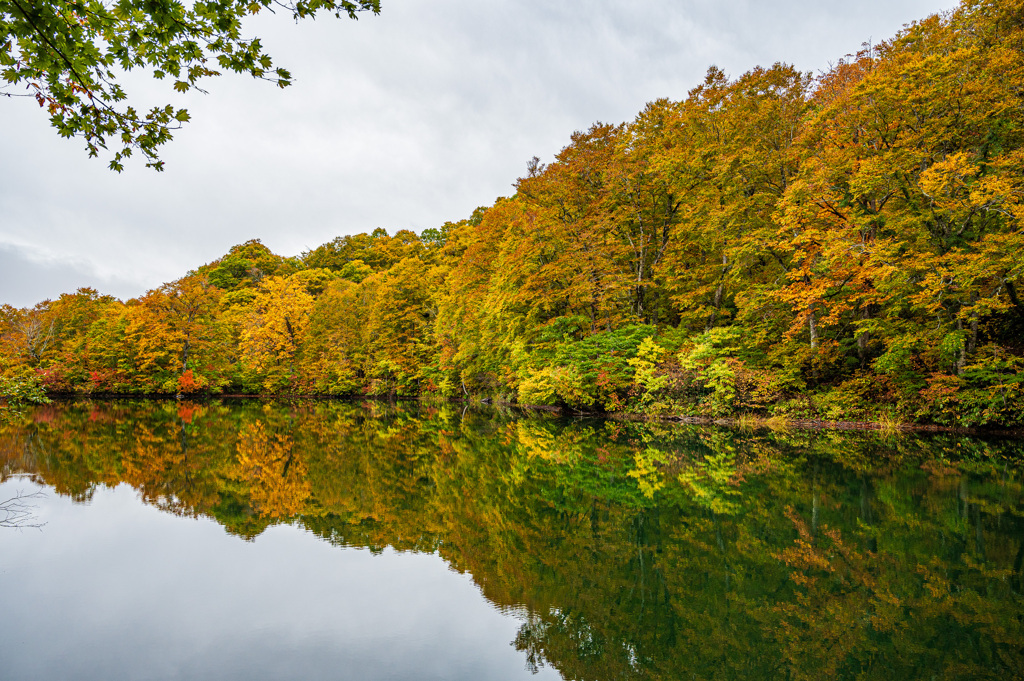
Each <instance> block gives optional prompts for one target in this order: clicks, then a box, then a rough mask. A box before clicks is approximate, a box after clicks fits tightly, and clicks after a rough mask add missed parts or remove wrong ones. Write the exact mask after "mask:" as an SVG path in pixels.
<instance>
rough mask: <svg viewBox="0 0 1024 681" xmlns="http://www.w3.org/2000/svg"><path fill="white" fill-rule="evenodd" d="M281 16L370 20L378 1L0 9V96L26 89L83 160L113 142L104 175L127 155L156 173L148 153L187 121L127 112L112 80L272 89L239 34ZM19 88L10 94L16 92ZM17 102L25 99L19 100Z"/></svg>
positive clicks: (284, 79) (159, 165)
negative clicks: (82, 146) (148, 78)
mask: <svg viewBox="0 0 1024 681" xmlns="http://www.w3.org/2000/svg"><path fill="white" fill-rule="evenodd" d="M278 8H281V9H284V10H285V11H286V12H288V13H289V14H291V15H292V17H293V18H294V19H295V20H298V19H302V18H306V17H313V16H315V15H316V14H318V13H324V12H326V13H329V14H333V15H334V16H336V17H340V16H341V15H343V14H344V15H347V16H349V17H351V18H353V19H354V18H356V13H357V12H362V11H372V12H374V13H377V12H379V11H380V2H379V0H351V1H350V0H296V1H294V2H288V3H277V2H271V0H255V1H253V2H244V3H243V2H218V1H215V0H212V1H211V0H200V1H198V2H192V3H186V2H179V1H178V0H167V1H164V2H151V1H149V0H119V2H116V3H110V2H106V1H105V0H80V1H74V0H72V1H68V0H46V1H44V2H37V1H29V0H2V1H0V41H2V42H0V85H2V86H5V87H3V89H0V93H3V94H8V95H10V94H11V93H10V92H5V90H7V89H13V88H14V87H16V86H22V87H24V88H25V89H27V90H28V95H27V96H30V97H33V98H34V99H35V100H36V102H38V104H39V106H40V107H42V108H43V110H44V111H45V112H46V113H47V114H48V115H49V117H50V123H51V125H53V127H54V128H56V130H57V132H58V133H59V134H60V135H61V136H62V137H75V136H78V137H82V138H83V139H84V140H85V143H86V149H87V150H88V152H89V155H90V156H96V155H98V154H99V153H100V151H101V150H106V149H107V145H108V143H113V145H114V148H115V149H116V151H114V153H113V158H112V159H111V161H110V168H111V169H113V170H117V171H119V172H120V171H121V170H123V168H124V163H123V161H124V160H125V159H126V158H128V157H130V156H131V155H132V153H133V152H134V151H138V152H140V153H141V154H142V155H143V156H144V157H145V159H146V165H147V166H149V167H152V168H155V169H157V170H162V169H163V161H161V160H160V159H159V156H158V150H159V147H160V146H162V145H163V144H166V143H167V142H168V141H170V140H171V138H172V136H173V133H174V131H175V130H177V129H179V128H180V127H181V125H182V124H184V123H185V122H187V121H188V120H189V118H190V116H189V113H188V112H187V111H186V110H185V109H179V108H175V107H173V106H171V105H170V104H168V105H166V106H155V107H152V108H151V109H149V110H148V111H142V110H139V109H137V108H136V106H137V105H134V104H131V103H129V100H128V93H127V92H126V91H125V90H124V89H123V87H122V84H121V80H120V79H119V73H121V72H126V71H132V70H135V69H142V70H146V71H149V72H151V73H152V75H153V77H154V78H156V79H157V80H165V79H167V80H170V81H171V89H173V90H174V91H175V92H188V91H189V90H199V91H202V88H201V87H200V83H201V82H202V81H203V80H204V79H206V78H209V77H211V76H216V75H219V74H220V73H221V72H223V71H233V72H235V73H247V74H249V75H251V76H252V77H253V78H258V79H260V80H266V81H269V82H271V83H274V84H275V85H277V86H279V87H286V86H288V85H290V84H291V74H290V73H289V72H288V71H287V70H286V69H283V68H280V67H275V66H274V65H273V63H272V60H271V58H270V56H269V55H268V54H267V53H266V52H265V51H264V49H263V45H262V43H261V42H260V40H259V38H246V37H245V36H244V35H243V34H242V20H243V19H244V18H245V17H246V16H247V15H250V14H258V13H259V12H262V11H274V10H275V9H278ZM19 89H20V88H19ZM19 96H26V95H20V94H19Z"/></svg>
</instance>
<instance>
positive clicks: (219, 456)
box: [0, 401, 1024, 681]
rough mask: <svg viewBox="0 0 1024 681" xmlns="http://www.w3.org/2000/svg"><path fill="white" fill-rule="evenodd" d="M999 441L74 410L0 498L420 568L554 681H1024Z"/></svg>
mask: <svg viewBox="0 0 1024 681" xmlns="http://www.w3.org/2000/svg"><path fill="white" fill-rule="evenodd" d="M1020 454H1021V446H1020V445H1018V444H1016V443H1015V442H1012V441H997V440H978V439H972V438H967V437H963V436H951V435H943V436H928V437H925V436H909V435H893V434H887V435H886V434H871V433H858V434H847V433H835V432H809V431H801V432H771V431H751V430H726V429H716V428H703V427H685V426H669V425H656V424H637V423H621V422H614V421H602V420H596V419H595V420H585V421H568V420H561V419H556V418H552V417H549V416H543V417H538V416H532V415H528V414H525V415H524V414H513V413H510V412H503V411H500V410H468V411H465V412H463V410H462V409H461V407H460V408H457V409H454V408H448V407H437V408H433V407H423V406H418V405H412V406H394V405H385V404H380V403H368V404H364V405H358V404H352V403H340V402H273V403H261V402H257V401H245V402H209V403H203V404H192V403H187V402H186V403H171V402H147V401H139V402H76V403H66V404H54V405H48V406H44V407H39V408H37V409H35V410H34V411H29V412H27V413H26V415H25V419H24V420H23V421H21V422H19V423H16V424H13V425H10V426H8V427H7V428H6V430H4V431H2V434H0V466H2V469H0V470H2V472H3V476H4V478H6V477H8V476H10V475H14V474H27V475H30V476H33V478H34V479H36V480H38V481H40V482H43V483H45V484H47V485H49V486H52V487H53V488H54V489H55V490H56V491H57V492H58V493H60V494H64V495H70V496H71V497H73V498H75V499H80V500H84V499H88V498H89V496H90V494H91V491H92V490H93V489H95V488H96V487H97V486H98V485H116V484H118V483H121V482H125V483H128V484H130V485H131V486H132V487H134V488H135V489H136V490H138V493H139V494H140V495H141V497H142V498H143V499H144V500H145V501H146V502H147V503H150V504H154V505H156V506H159V507H160V508H162V509H163V510H165V511H167V512H170V513H175V514H181V515H188V516H200V515H201V516H207V517H211V518H214V519H216V520H217V521H218V522H219V523H220V524H221V525H223V526H224V528H225V529H226V530H227V531H228V532H231V533H234V534H237V535H240V536H242V537H246V538H252V537H255V536H257V535H258V534H260V533H261V532H262V531H263V530H264V529H265V528H266V527H267V526H269V525H270V524H274V523H280V522H294V523H298V524H300V525H302V526H304V527H305V528H307V529H308V530H309V531H311V532H313V533H315V534H317V535H318V536H320V537H322V538H323V539H324V540H326V541H328V542H331V543H334V544H338V545H344V546H362V547H369V548H370V549H372V550H381V549H383V548H384V547H389V546H390V547H393V548H395V549H398V550H411V551H425V552H437V553H438V554H440V555H441V556H442V557H443V558H444V559H445V560H446V561H447V562H448V563H449V564H450V565H451V566H452V567H453V568H455V569H457V570H459V571H462V572H469V573H470V574H472V576H473V579H474V580H475V582H476V584H477V585H478V586H479V588H480V589H481V591H482V592H483V594H484V595H485V596H486V597H487V598H488V599H490V600H491V601H492V602H493V603H495V604H496V605H498V606H499V607H503V608H516V609H520V610H525V612H526V613H527V615H526V621H525V623H524V624H523V625H522V627H521V629H520V631H519V634H518V636H516V638H515V640H514V641H512V644H513V645H514V646H515V647H516V648H517V649H519V650H521V651H523V652H524V653H525V654H526V657H527V660H528V664H529V665H532V666H533V667H534V668H536V667H540V666H544V665H550V666H553V667H555V668H556V669H558V670H559V671H560V673H561V674H562V675H563V677H564V678H567V679H628V678H644V679H677V678H684V677H685V678H704V679H732V678H736V679H740V678H778V677H784V678H793V679H804V678H807V679H816V678H866V679H873V678H879V679H886V680H887V681H889V680H891V679H895V678H936V679H956V678H964V679H966V678H972V679H975V678H999V679H1005V678H1020V677H1024V631H1022V626H1024V625H1022V616H1024V609H1022V605H1024V600H1022V596H1021V591H1022V589H1024V521H1022V518H1021V511H1022V503H1021V502H1022V486H1021V472H1020V468H1019V463H1018V462H1019V457H1020Z"/></svg>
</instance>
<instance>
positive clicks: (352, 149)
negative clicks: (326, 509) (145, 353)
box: [0, 0, 955, 306]
mask: <svg viewBox="0 0 1024 681" xmlns="http://www.w3.org/2000/svg"><path fill="white" fill-rule="evenodd" d="M954 5H955V3H954V2H952V1H951V0H861V1H860V2H856V3H853V2H849V1H848V0H842V1H836V0H813V1H812V0H797V1H793V2H774V3H773V2H765V1H764V0H760V1H754V0H720V1H718V2H714V1H712V0H674V1H664V0H649V1H648V2H626V1H621V0H620V1H619V2H608V1H606V0H585V1H584V0H562V1H561V2H551V1H550V0H505V1H504V2H499V1H497V0H495V1H492V2H481V1H480V0H429V1H428V0H382V12H381V14H380V15H379V16H376V17H375V16H372V15H365V16H363V17H362V18H361V19H360V20H359V21H350V20H347V19H344V20H335V19H333V17H332V18H326V17H325V18H322V19H319V20H317V21H315V22H309V21H307V22H302V23H300V24H298V25H296V24H294V23H293V22H291V21H290V19H288V18H287V17H285V16H273V15H267V16H260V17H256V18H255V19H254V20H253V21H251V22H250V25H249V32H250V34H251V35H258V36H260V37H261V38H262V39H263V42H264V45H266V46H267V48H268V51H269V52H270V53H271V55H272V56H273V57H274V58H275V63H276V64H277V65H280V66H284V67H286V68H288V69H290V70H291V71H292V74H293V75H294V77H295V84H294V85H293V86H292V87H289V88H286V89H284V90H280V89H278V88H275V87H274V86H273V85H271V84H268V83H261V82H256V81H253V80H251V79H249V78H247V77H245V76H240V75H230V76H223V77H220V78H215V79H212V80H209V81H207V82H206V84H205V88H206V89H207V90H208V91H209V93H210V94H209V95H205V96H204V95H199V94H195V95H189V96H187V97H182V96H176V95H173V94H171V93H169V81H164V82H160V83H156V82H151V81H150V80H149V79H148V78H147V77H146V75H145V74H141V73H140V74H138V77H133V78H132V80H131V81H130V83H129V85H130V89H129V96H130V97H135V98H136V99H137V101H140V102H142V103H147V104H151V105H152V104H163V103H168V102H173V103H176V104H180V103H182V102H183V101H184V103H185V104H186V105H187V107H188V109H189V111H190V113H191V114H192V119H193V120H192V122H191V123H189V124H188V125H187V126H186V127H185V128H184V129H183V130H181V131H179V132H178V133H177V135H176V138H175V140H174V141H172V142H171V143H170V144H169V145H167V146H166V147H165V148H164V151H163V152H162V158H163V159H164V160H165V161H166V164H167V168H166V171H165V172H163V173H156V172H154V171H152V170H149V169H146V168H145V167H144V164H143V162H142V161H141V160H138V159H133V160H130V161H129V163H128V164H127V165H128V167H127V169H126V170H125V172H123V173H122V174H120V175H118V174H116V173H113V172H111V171H109V170H107V169H106V163H107V161H108V160H109V158H107V159H103V160H97V159H89V158H87V156H86V154H85V152H84V151H83V143H82V141H81V140H65V139H61V138H60V137H58V135H57V134H56V132H55V131H54V130H53V129H52V128H50V127H49V123H48V121H47V119H46V117H45V115H43V113H44V112H43V111H42V110H40V109H39V108H38V106H37V105H36V104H35V103H34V102H33V101H32V100H30V99H0V303H10V304H13V305H16V306H28V305H32V304H34V303H36V302H38V301H40V300H42V299H44V298H53V297H56V296H57V295H59V294H60V293H62V292H70V291H74V290H75V289H76V288H78V287H80V286H93V287H95V288H98V289H100V291H101V292H103V293H110V294H113V295H116V296H118V297H121V298H129V297H133V296H137V295H140V294H141V293H143V292H144V291H145V290H146V289H149V288H153V287H156V286H159V285H160V284H161V283H164V282H166V281H170V280H173V279H176V278H178V277H180V276H181V275H183V274H184V273H185V272H186V271H188V270H190V269H194V268H195V267H198V266H199V265H202V264H203V263H206V262H209V261H211V260H214V259H216V258H218V257H220V256H221V255H223V254H224V253H226V252H227V251H228V249H229V248H231V246H233V245H234V244H238V243H241V242H243V241H246V240H248V239H253V238H258V239H260V240H262V241H263V243H265V244H266V245H267V246H269V247H270V248H271V249H272V250H274V251H275V252H276V253H279V254H282V255H297V254H299V253H301V252H302V251H304V250H307V249H310V248H314V247H316V246H318V245H319V244H321V243H324V242H326V241H329V240H331V239H333V238H334V237H336V236H339V235H344V234H354V233H358V232H364V231H369V230H372V229H374V228H376V227H384V228H386V229H387V230H388V231H389V232H391V233H394V231H395V230H397V229H403V228H405V229H413V230H415V231H420V230H421V229H424V228H427V227H438V226H440V225H441V224H443V223H444V222H445V221H448V220H459V219H462V218H464V217H468V216H469V214H470V213H471V212H472V210H473V209H474V208H475V207H477V206H481V205H490V204H491V203H493V202H494V200H495V199H496V198H497V197H499V196H507V195H509V194H510V193H511V192H512V183H513V182H514V181H515V180H516V178H517V177H519V176H521V175H523V174H525V172H526V163H527V161H528V160H529V159H530V157H532V156H534V155H536V156H539V157H540V158H541V160H542V161H549V160H550V159H551V158H552V156H554V154H556V153H557V152H558V150H559V149H561V148H562V147H563V146H565V144H566V143H567V142H568V141H569V136H570V134H571V133H572V132H573V131H574V130H580V129H586V128H588V127H589V126H590V125H591V124H592V123H593V122H595V121H603V122H608V123H620V122H623V121H627V120H632V119H633V117H634V116H635V115H636V114H637V113H638V112H639V111H640V109H641V108H642V107H643V105H644V104H645V103H646V102H649V101H652V100H655V99H658V98H661V97H668V98H671V99H675V100H678V99H682V98H684V97H685V96H686V92H687V91H688V90H689V89H690V88H692V87H694V86H695V85H696V84H698V83H699V82H700V81H701V79H702V78H703V75H704V73H705V71H706V70H707V67H708V66H710V65H712V64H714V65H717V66H719V67H721V68H723V69H724V70H725V71H726V73H728V74H729V75H730V76H733V77H735V76H738V75H740V74H742V73H743V72H744V71H747V70H748V69H750V68H752V67H754V66H757V65H770V64H772V63H774V62H777V61H784V62H788V63H790V64H793V65H795V66H797V67H798V68H800V69H802V70H805V71H812V72H818V71H821V70H823V69H826V68H828V65H829V64H830V63H832V62H835V61H836V60H837V59H839V58H840V57H842V56H843V55H845V54H848V53H851V52H854V51H856V50H857V49H858V48H859V46H860V45H861V44H862V43H863V42H866V41H869V40H872V41H875V42H878V41H879V40H882V39H886V38H889V37H891V36H892V35H893V34H894V33H895V32H896V31H898V30H899V29H900V27H901V26H903V25H904V24H906V23H908V22H910V21H913V20H915V19H921V18H924V17H925V16H927V15H929V14H931V13H934V12H937V11H941V10H945V9H949V8H951V7H953V6H954ZM135 75H136V74H133V76H135Z"/></svg>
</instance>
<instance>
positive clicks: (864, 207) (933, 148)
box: [0, 0, 1024, 425]
mask: <svg viewBox="0 0 1024 681" xmlns="http://www.w3.org/2000/svg"><path fill="white" fill-rule="evenodd" d="M1022 122H1024V2H1022V1H1021V0H1001V1H996V0H968V1H966V2H964V3H963V4H962V5H961V6H960V7H959V8H958V9H957V10H955V11H953V12H951V13H948V14H946V15H936V16H932V17H929V18H927V19H925V20H923V21H921V22H919V23H916V24H914V25H912V26H910V27H908V28H906V29H905V30H904V31H903V32H902V33H900V34H899V35H898V36H896V37H895V38H893V39H892V40H890V41H887V42H883V43H881V44H879V45H876V46H871V47H870V48H867V49H865V50H864V51H863V52H861V53H860V54H858V55H856V56H854V57H849V58H846V59H843V60H840V61H839V62H837V64H836V65H835V66H834V67H833V68H832V69H831V70H829V71H828V72H827V73H824V74H822V75H820V76H819V77H816V78H814V77H811V76H810V75H809V74H805V73H801V72H800V71H798V70H796V69H794V68H792V67H790V66H787V65H784V64H776V65H774V66H772V67H770V68H756V69H754V70H752V71H750V72H748V73H746V74H743V75H742V76H740V77H739V78H736V79H730V78H728V77H727V76H726V75H725V74H724V73H722V72H721V71H720V70H718V69H716V68H711V69H710V70H709V71H708V74H707V77H706V79H705V81H704V82H703V83H702V84H700V85H699V86H698V87H696V88H694V89H693V90H692V91H691V92H690V93H689V94H688V96H687V97H686V98H685V99H684V100H683V101H679V102H674V101H669V100H660V101H657V102H653V103H651V104H649V105H648V106H647V107H646V108H645V109H644V111H642V112H641V113H640V114H639V115H638V116H637V118H636V119H635V120H634V121H632V122H631V123H626V124H622V125H606V124H595V125H594V126H593V127H591V128H590V129H589V130H587V131H586V132H577V133H576V134H574V135H573V136H572V140H571V143H570V144H569V145H568V146H567V147H565V148H564V149H563V150H562V151H561V152H560V153H559V154H558V155H557V157H556V159H555V160H554V162H552V163H550V164H548V165H544V164H541V163H540V162H539V161H538V160H537V159H534V160H533V161H532V162H531V163H530V165H529V172H528V175H527V176H526V177H524V178H521V179H520V180H519V181H518V182H517V184H516V193H515V194H514V195H513V196H512V197H510V198H504V199H499V200H498V201H497V202H496V203H495V204H494V205H493V206H491V207H489V208H486V209H478V210H477V211H475V212H474V214H473V215H472V216H471V217H470V218H468V219H466V220H463V221H460V222H457V223H448V224H445V225H444V226H443V227H442V228H440V229H429V230H425V231H424V232H423V234H421V235H419V236H417V235H416V234H414V233H412V232H409V231H399V232H398V233H397V234H394V235H389V234H387V233H386V232H385V231H384V230H380V229H378V230H376V231H374V232H373V233H371V234H360V235H356V236H348V237H340V238H338V239H335V240H334V241H332V242H330V243H328V244H324V245H323V246H320V247H319V248H316V249H314V250H312V251H309V252H307V253H304V254H302V255H301V256H299V257H297V258H284V257H280V256H277V255H274V254H273V253H271V252H270V251H269V250H268V249H266V248H265V247H264V246H262V245H261V244H260V243H259V242H257V241H250V242H248V243H246V244H242V245H240V246H237V247H235V248H233V249H232V250H231V252H230V253H229V254H227V255H226V256H224V257H223V258H221V259H220V260H218V261H215V262H213V263H210V264H209V265H206V266H203V267H200V268H199V269H198V270H196V271H194V272H191V273H189V274H188V275H187V276H185V277H183V278H182V279H180V280H178V281H176V282H172V283H170V284H167V285H165V286H163V287H161V288H160V289H157V290H154V291H150V292H149V293H147V294H146V295H145V296H142V297H141V298H139V299H137V300H130V301H127V302H121V301H118V300H115V299H113V298H110V297H105V296H101V295H99V294H98V293H96V292H95V291H92V290H87V289H82V290H79V291H78V292H77V293H74V294H68V295H63V296H61V297H60V298H59V299H58V300H55V301H46V302H43V303H40V304H39V305H37V306H36V307H34V308H32V309H27V310H15V309H12V308H9V307H8V308H4V310H3V320H2V322H0V324H2V343H3V345H2V350H0V356H2V359H0V362H2V363H3V364H2V367H0V369H2V371H3V372H4V373H5V374H6V375H7V376H26V375H27V376H30V377H32V380H38V381H40V382H41V384H42V385H43V386H44V387H45V388H46V389H47V390H49V391H51V392H92V393H106V392H113V393H151V392H163V393H179V392H180V393H192V392H210V393H220V392H247V393H320V394H328V395H398V396H414V395H418V396H435V397H437V398H459V397H462V398H480V397H492V398H495V399H506V400H518V401H519V402H520V403H524V404H549V405H559V404H560V405H564V406H567V407H570V408H573V409H581V410H608V411H624V410H633V411H643V412H673V413H684V414H700V415H714V416H719V415H729V414H739V413H752V414H760V415H765V416H783V417H799V418H823V419H864V418H875V419H877V418H887V419H896V420H913V421H918V422H937V423H943V424H959V425H985V424H1001V425H1020V424H1022V423H1024V395H1022V389H1021V385H1022V377H1021V372H1020V369H1021V366H1022V361H1024V359H1022V357H1024V303H1022V302H1021V296H1024V293H1021V292H1020V291H1019V290H1018V287H1019V285H1020V283H1021V278H1022V275H1024V222H1022V220H1024V146H1022V137H1024V129H1022Z"/></svg>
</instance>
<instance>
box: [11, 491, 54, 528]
mask: <svg viewBox="0 0 1024 681" xmlns="http://www.w3.org/2000/svg"><path fill="white" fill-rule="evenodd" d="M42 496H44V495H43V492H42V490H39V491H36V492H31V493H28V494H26V493H25V492H22V491H21V490H18V492H17V493H16V494H15V495H14V496H13V497H11V498H10V499H5V500H3V501H0V527H13V528H18V529H22V528H26V527H42V526H43V525H45V524H46V523H41V522H37V521H36V516H35V508H36V507H35V504H32V503H30V501H29V500H31V499H38V498H41V497H42Z"/></svg>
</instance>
